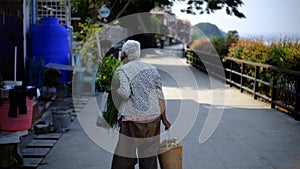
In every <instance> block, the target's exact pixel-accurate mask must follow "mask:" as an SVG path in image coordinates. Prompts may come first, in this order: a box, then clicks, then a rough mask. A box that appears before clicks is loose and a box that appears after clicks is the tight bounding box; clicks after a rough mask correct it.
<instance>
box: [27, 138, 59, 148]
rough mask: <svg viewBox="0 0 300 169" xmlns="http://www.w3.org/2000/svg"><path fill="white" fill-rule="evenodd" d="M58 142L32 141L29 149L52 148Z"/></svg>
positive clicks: (28, 146)
mask: <svg viewBox="0 0 300 169" xmlns="http://www.w3.org/2000/svg"><path fill="white" fill-rule="evenodd" d="M56 142H57V140H35V139H34V140H32V141H31V142H30V143H29V144H28V145H27V146H26V147H27V148H52V147H53V146H54V145H55V143H56Z"/></svg>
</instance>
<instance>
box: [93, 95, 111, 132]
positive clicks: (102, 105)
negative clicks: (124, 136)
mask: <svg viewBox="0 0 300 169" xmlns="http://www.w3.org/2000/svg"><path fill="white" fill-rule="evenodd" d="M107 98H108V93H107V92H104V93H103V95H102V98H101V103H100V105H99V109H100V111H99V114H98V117H97V121H96V125H97V126H98V127H102V128H105V129H108V128H111V127H110V125H109V124H108V123H107V122H106V120H105V119H104V117H103V112H104V111H106V103H107Z"/></svg>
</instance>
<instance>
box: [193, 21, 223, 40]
mask: <svg viewBox="0 0 300 169" xmlns="http://www.w3.org/2000/svg"><path fill="white" fill-rule="evenodd" d="M195 26H196V27H197V28H198V29H200V30H201V31H202V32H203V33H204V34H205V35H206V36H207V37H208V38H210V37H212V36H218V37H222V38H224V37H225V36H226V33H225V32H223V31H221V30H220V29H219V28H218V27H217V26H216V25H214V24H211V23H198V24H196V25H195Z"/></svg>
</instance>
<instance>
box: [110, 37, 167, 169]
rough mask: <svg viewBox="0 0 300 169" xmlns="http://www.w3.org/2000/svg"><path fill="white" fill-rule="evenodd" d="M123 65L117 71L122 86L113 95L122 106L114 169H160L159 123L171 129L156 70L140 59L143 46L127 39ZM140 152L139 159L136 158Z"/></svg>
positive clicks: (123, 48)
mask: <svg viewBox="0 0 300 169" xmlns="http://www.w3.org/2000/svg"><path fill="white" fill-rule="evenodd" d="M122 55H123V58H124V60H123V61H124V65H122V66H120V67H119V68H118V69H117V70H116V75H117V76H118V78H119V85H118V86H119V87H118V89H116V91H115V92H116V93H115V94H113V96H116V97H117V96H119V97H121V98H122V102H121V104H120V106H119V118H120V119H119V125H120V134H119V141H118V144H117V146H116V149H115V154H114V156H113V160H112V169H134V168H135V167H134V166H135V165H136V164H137V162H138V163H139V168H140V169H157V153H158V148H159V141H160V139H159V138H160V137H159V135H160V121H162V123H163V124H164V126H165V129H169V127H170V126H171V124H170V122H169V121H168V120H167V118H166V115H165V102H164V95H163V92H162V84H161V79H160V75H159V74H158V71H157V69H156V68H155V67H154V66H152V65H149V64H147V63H143V62H141V61H140V60H139V58H140V43H139V42H137V41H134V40H128V41H127V42H125V43H124V44H123V46H122ZM136 152H137V153H138V158H137V157H136Z"/></svg>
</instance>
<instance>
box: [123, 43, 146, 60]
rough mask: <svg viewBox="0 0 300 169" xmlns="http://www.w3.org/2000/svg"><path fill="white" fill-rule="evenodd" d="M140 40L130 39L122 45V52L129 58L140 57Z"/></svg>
mask: <svg viewBox="0 0 300 169" xmlns="http://www.w3.org/2000/svg"><path fill="white" fill-rule="evenodd" d="M140 46H141V44H140V42H138V41H135V40H128V41H126V42H125V43H124V44H123V46H122V53H125V54H126V55H127V57H128V58H127V59H128V60H134V59H139V58H140V55H141V49H140Z"/></svg>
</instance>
